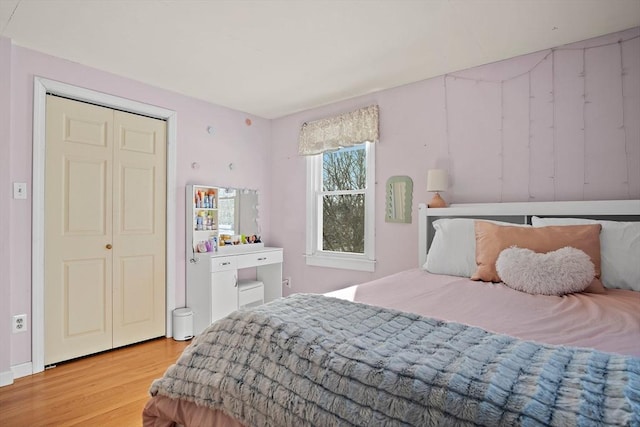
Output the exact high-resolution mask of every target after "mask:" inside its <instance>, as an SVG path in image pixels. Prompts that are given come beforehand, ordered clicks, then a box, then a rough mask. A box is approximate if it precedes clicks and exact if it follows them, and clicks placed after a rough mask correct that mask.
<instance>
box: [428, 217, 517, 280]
mask: <svg viewBox="0 0 640 427" xmlns="http://www.w3.org/2000/svg"><path fill="white" fill-rule="evenodd" d="M480 220H481V221H486V220H484V219H480ZM475 221H476V219H475V218H441V219H437V220H435V221H433V228H434V230H435V235H434V236H433V241H432V242H431V246H430V247H429V252H428V253H427V261H426V262H425V263H424V265H423V266H422V268H423V269H425V270H427V271H428V272H430V273H434V274H447V275H450V276H460V277H471V276H472V275H473V273H475V271H476V268H477V266H476V231H475V227H474V223H475ZM489 222H492V223H494V224H498V225H512V226H516V227H529V225H525V224H514V223H511V222H502V221H489Z"/></svg>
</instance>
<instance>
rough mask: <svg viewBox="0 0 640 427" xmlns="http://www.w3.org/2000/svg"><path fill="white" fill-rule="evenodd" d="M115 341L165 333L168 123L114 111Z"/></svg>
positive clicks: (129, 340)
mask: <svg viewBox="0 0 640 427" xmlns="http://www.w3.org/2000/svg"><path fill="white" fill-rule="evenodd" d="M114 117H115V122H114V135H115V141H114V145H115V147H116V148H115V150H114V158H113V159H114V184H113V188H114V194H113V213H114V222H113V226H114V234H113V242H114V250H115V251H114V256H116V257H117V259H115V260H114V284H113V285H114V307H113V309H114V311H113V313H114V325H113V327H114V332H113V343H114V347H119V346H123V345H127V344H131V343H134V342H138V341H142V340H146V339H150V338H155V337H158V336H162V335H164V334H165V289H166V283H165V281H166V279H165V246H166V243H165V230H166V176H165V175H166V174H165V164H166V160H165V151H166V124H165V122H164V121H162V120H156V119H152V118H148V117H142V116H138V115H134V114H128V113H124V112H120V111H116V112H115V113H114Z"/></svg>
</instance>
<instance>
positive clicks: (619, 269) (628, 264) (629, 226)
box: [531, 216, 640, 292]
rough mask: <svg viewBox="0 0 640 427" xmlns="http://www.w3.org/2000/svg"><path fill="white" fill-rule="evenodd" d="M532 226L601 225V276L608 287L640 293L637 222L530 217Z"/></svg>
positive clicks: (639, 239) (639, 243)
mask: <svg viewBox="0 0 640 427" xmlns="http://www.w3.org/2000/svg"><path fill="white" fill-rule="evenodd" d="M531 223H532V224H533V226H534V227H544V226H547V225H576V224H601V225H602V231H601V232H600V263H601V264H600V269H601V270H602V271H601V275H600V279H601V280H602V284H603V285H604V286H605V287H607V288H610V289H630V290H633V291H639V292H640V222H624V221H605V220H592V219H584V218H539V217H537V216H534V217H532V218H531Z"/></svg>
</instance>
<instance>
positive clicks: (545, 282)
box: [143, 200, 640, 427]
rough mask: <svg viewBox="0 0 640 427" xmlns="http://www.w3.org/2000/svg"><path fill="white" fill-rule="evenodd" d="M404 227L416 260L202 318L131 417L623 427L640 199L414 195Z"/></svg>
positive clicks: (636, 369)
mask: <svg viewBox="0 0 640 427" xmlns="http://www.w3.org/2000/svg"><path fill="white" fill-rule="evenodd" d="M419 232H420V235H419V259H418V268H415V269H411V270H408V271H403V272H400V273H397V274H394V275H391V276H388V277H384V278H381V279H378V280H374V281H372V282H368V283H364V284H359V285H355V286H351V287H348V288H345V289H341V290H338V291H335V292H330V293H328V294H325V295H311V294H297V295H293V296H290V297H287V298H283V299H280V300H277V301H274V302H271V303H269V304H266V305H263V306H260V307H256V308H252V309H250V310H246V311H237V312H234V313H232V314H231V315H229V316H228V317H226V318H224V319H221V320H220V321H218V322H216V323H214V324H213V325H211V326H210V327H209V328H208V329H207V330H205V332H203V333H202V334H201V335H199V336H198V337H196V338H195V339H194V340H193V342H192V343H191V344H190V346H189V347H188V348H187V349H185V351H184V353H183V354H182V356H181V357H180V358H179V359H178V361H177V362H176V364H174V365H172V366H171V367H170V368H169V369H168V370H167V372H166V373H165V375H164V376H163V378H160V379H158V380H156V381H154V382H153V384H152V385H151V388H150V394H151V398H150V399H149V401H148V402H147V404H146V406H145V409H144V412H143V420H144V425H145V426H158V427H160V426H174V425H185V426H201V425H220V426H242V425H246V426H249V425H255V426H262V425H276V426H305V425H309V426H326V425H362V426H373V425H385V426H386V425H487V426H493V425H557V426H565V425H631V426H638V425H640V201H638V200H627V201H598V202H548V203H501V204H465V205H452V206H451V207H449V208H443V209H428V208H426V207H425V206H424V205H421V206H420V208H419ZM554 266H555V267H557V268H555V269H554V268H553V267H554ZM503 276H504V278H503ZM471 278H474V279H475V280H472V279H471ZM550 292H551V294H549V293H550ZM554 293H555V294H554Z"/></svg>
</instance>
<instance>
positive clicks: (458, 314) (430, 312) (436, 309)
mask: <svg viewBox="0 0 640 427" xmlns="http://www.w3.org/2000/svg"><path fill="white" fill-rule="evenodd" d="M327 295H328V296H335V297H339V298H345V299H350V300H354V301H359V302H363V303H367V304H372V305H378V306H382V307H388V308H395V309H398V310H403V311H408V312H412V313H417V314H421V315H424V316H428V317H434V318H437V319H442V320H447V321H455V322H459V323H465V324H467V325H473V326H479V327H481V328H484V329H487V330H489V331H492V332H497V333H502V334H507V335H510V336H514V337H517V338H521V339H525V340H533V341H538V342H543V343H549V344H561V345H569V346H579V347H587V348H595V349H598V350H601V351H607V352H613V353H620V354H627V355H633V356H636V357H640V292H634V291H627V290H620V289H609V290H607V293H606V294H591V293H579V294H571V295H566V296H563V297H556V296H545V295H529V294H526V293H523V292H519V291H515V290H513V289H510V288H508V287H507V286H505V285H503V284H501V283H497V284H494V283H485V282H475V281H472V280H469V279H466V278H462V277H453V276H443V275H438V274H431V273H428V272H426V271H424V270H420V269H413V270H407V271H404V272H401V273H397V274H394V275H392V276H387V277H384V278H382V279H378V280H375V281H372V282H367V283H365V284H362V285H356V286H352V287H350V288H346V289H343V290H339V291H335V292H330V293H328V294H327Z"/></svg>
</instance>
